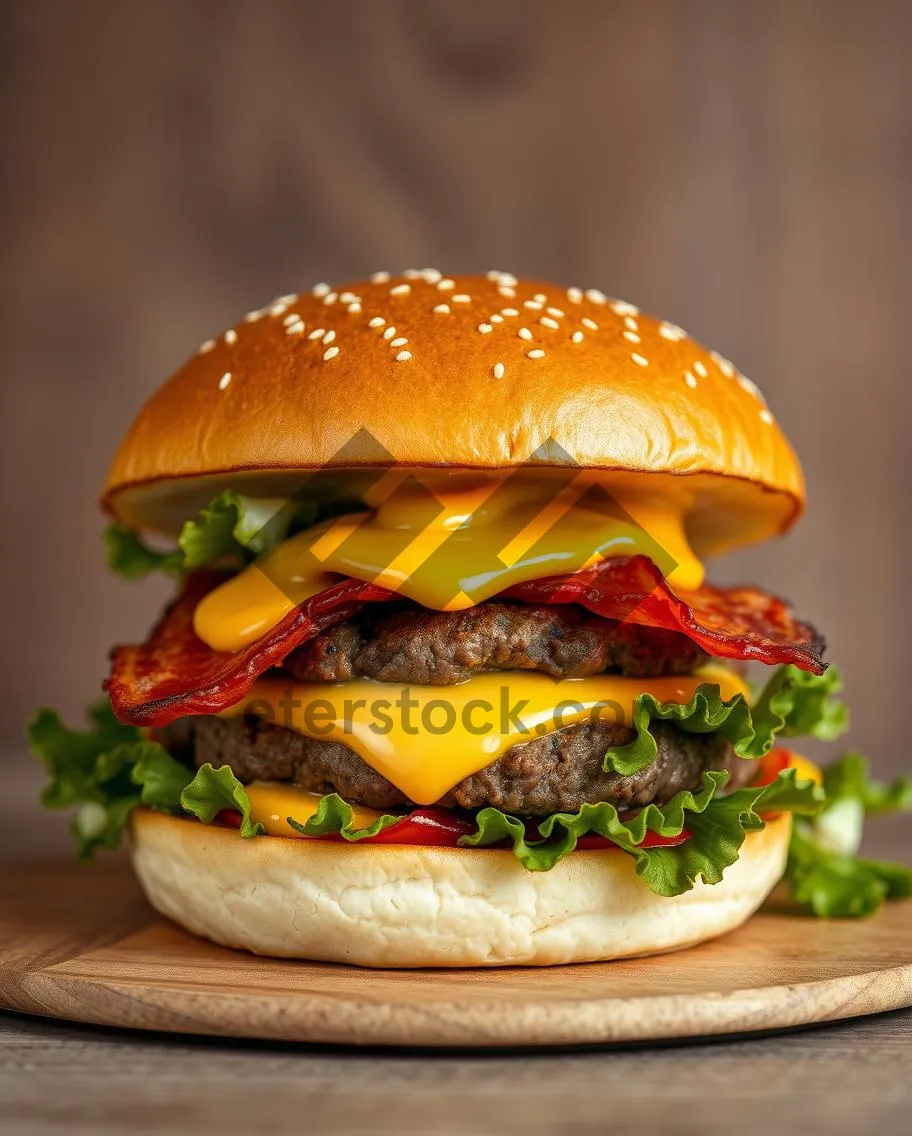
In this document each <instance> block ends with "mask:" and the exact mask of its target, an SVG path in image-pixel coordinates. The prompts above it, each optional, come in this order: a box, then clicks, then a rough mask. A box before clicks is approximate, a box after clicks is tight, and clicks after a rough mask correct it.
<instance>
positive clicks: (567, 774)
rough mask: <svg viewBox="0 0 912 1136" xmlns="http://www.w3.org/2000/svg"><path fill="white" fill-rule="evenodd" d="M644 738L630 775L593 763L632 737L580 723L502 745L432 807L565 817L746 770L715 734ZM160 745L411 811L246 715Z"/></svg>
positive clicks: (349, 761) (334, 757)
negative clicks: (649, 749) (717, 773)
mask: <svg viewBox="0 0 912 1136" xmlns="http://www.w3.org/2000/svg"><path fill="white" fill-rule="evenodd" d="M653 733H654V735H655V738H656V741H657V742H658V747H659V752H658V754H657V755H656V758H655V760H654V761H652V762H651V763H650V764H649V765H647V766H646V768H645V769H642V770H640V772H639V773H635V774H633V776H630V777H622V776H620V775H619V774H616V773H606V772H605V771H604V770H603V769H602V761H603V759H604V756H605V751H606V750H607V749H608V747H609V746H616V745H625V744H626V743H627V742H629V741H631V740H632V739H633V736H634V733H633V731H632V730H630V729H627V728H626V727H624V726H615V725H611V724H609V723H607V722H601V721H598V720H589V719H587V720H584V721H582V722H577V723H575V724H574V725H572V726H566V727H565V728H564V729H562V730H557V731H554V732H552V733H550V734H546V735H544V736H542V737H540V738H533V739H531V740H530V741H525V742H520V743H519V744H518V745H514V746H512V747H511V748H510V749H508V750H507V751H506V753H504V754H502V755H501V756H500V757H499V758H498V759H497V760H496V761H494V762H493V763H492V764H491V765H489V766H487V768H485V769H483V770H481V772H479V773H475V774H473V775H472V776H471V777H466V778H465V780H464V781H460V782H459V784H458V785H456V786H455V787H454V788H453V789H451V790H450V792H449V793H447V794H446V796H445V797H443V798H441V800H440V801H439V802H437V803H439V804H441V805H443V806H446V807H450V808H452V807H460V808H466V809H478V808H483V807H484V806H485V805H493V806H495V807H496V808H499V809H503V810H505V811H507V812H516V813H521V814H526V815H532V816H541V815H547V814H549V813H553V812H563V811H574V810H576V809H578V808H579V807H580V805H582V804H584V803H587V802H592V803H594V802H597V801H610V802H611V803H612V804H614V805H616V806H617V807H618V808H627V807H640V806H644V805H648V804H651V803H656V804H664V803H665V802H666V801H668V800H670V799H671V797H673V796H674V795H675V793H677V792H678V791H679V790H681V789H696V788H698V787H699V785H700V783H701V780H702V775H703V773H704V771H706V770H711V769H727V770H728V771H729V773H730V775H731V776H730V780H729V787H730V788H737V787H739V786H741V785H744V784H747V782H748V781H749V780H750V778H751V777H752V776H753V773H754V770H755V769H756V766H755V765H754V764H753V763H752V762H749V761H744V760H743V759H741V758H738V757H735V756H734V754H733V753H732V750H731V746H730V745H729V743H728V742H727V741H726V740H725V739H724V738H723V737H722V736H721V735H720V734H688V733H685V732H684V731H681V730H678V729H677V728H676V727H675V726H673V725H670V724H669V723H667V722H654V723H653ZM160 737H161V740H162V742H163V743H164V744H165V745H166V746H167V747H168V748H169V749H170V750H171V752H172V753H174V755H175V756H177V757H180V758H182V759H183V760H185V761H187V762H188V763H190V764H196V765H202V764H204V763H205V762H210V763H211V764H212V765H214V766H216V767H218V766H220V765H228V766H230V767H231V769H232V770H233V771H234V773H235V776H237V777H238V779H239V780H241V781H243V782H245V783H246V782H250V781H259V780H262V781H291V782H294V783H295V784H296V785H301V786H303V787H304V788H306V789H310V790H312V791H314V792H317V793H332V792H337V793H339V794H340V795H341V796H342V797H344V798H345V799H346V800H347V801H352V802H357V803H359V804H364V805H368V806H370V807H371V808H375V809H394V808H398V807H401V806H408V805H410V804H411V803H412V802H411V801H409V799H408V797H406V796H405V795H404V794H403V793H402V792H400V790H399V789H397V788H396V787H395V786H394V785H392V784H391V783H390V782H389V781H387V779H386V778H385V777H382V776H381V775H380V774H379V773H376V772H375V771H374V770H373V769H371V767H370V766H369V765H367V763H366V762H364V761H363V760H362V759H361V758H360V757H358V755H357V754H356V753H354V752H353V751H352V750H350V749H349V748H348V746H346V745H344V744H342V743H341V742H335V741H326V740H322V739H317V738H308V737H304V736H303V735H302V734H299V733H296V732H295V731H294V730H289V729H286V728H285V727H283V726H276V725H273V724H272V723H269V722H264V721H262V720H260V719H258V718H256V717H254V716H252V715H248V716H245V717H237V718H214V717H197V718H183V719H180V720H179V721H177V722H174V723H173V724H172V725H171V726H168V727H166V728H165V729H164V730H162V731H161V732H160Z"/></svg>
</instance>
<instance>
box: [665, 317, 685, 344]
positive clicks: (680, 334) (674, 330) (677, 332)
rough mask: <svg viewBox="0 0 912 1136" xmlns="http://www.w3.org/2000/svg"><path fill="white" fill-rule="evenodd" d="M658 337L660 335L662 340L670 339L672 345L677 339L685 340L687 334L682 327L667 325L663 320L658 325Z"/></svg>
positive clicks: (672, 324)
mask: <svg viewBox="0 0 912 1136" xmlns="http://www.w3.org/2000/svg"><path fill="white" fill-rule="evenodd" d="M659 335H661V336H662V338H663V339H670V340H671V341H672V343H676V342H677V341H678V340H679V339H686V338H687V332H686V331H685V330H684V328H683V327H678V325H677V324H674V323H667V322H666V321H664V320H663V321H662V323H660V324H659Z"/></svg>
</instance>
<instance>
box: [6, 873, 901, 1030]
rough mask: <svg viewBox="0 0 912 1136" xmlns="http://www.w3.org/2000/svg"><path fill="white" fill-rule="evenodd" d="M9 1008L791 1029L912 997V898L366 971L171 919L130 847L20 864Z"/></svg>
mask: <svg viewBox="0 0 912 1136" xmlns="http://www.w3.org/2000/svg"><path fill="white" fill-rule="evenodd" d="M0 1004H2V1005H3V1006H5V1007H7V1008H9V1009H13V1010H22V1011H25V1012H27V1013H32V1014H42V1015H48V1016H50V1017H57V1018H65V1019H68V1020H72V1021H81V1022H93V1023H97V1024H102V1025H108V1026H125V1027H128V1028H133V1029H150V1030H167V1031H171V1032H178V1033H196V1034H216V1035H222V1036H227V1037H248V1038H264V1039H269V1040H274V1041H293V1042H320V1043H328V1042H331V1043H342V1044H356V1045H408V1046H438V1047H439V1046H472V1047H485V1046H530V1045H577V1044H592V1043H606V1042H630V1041H653V1040H659V1039H668V1038H685V1037H700V1036H710V1035H718V1034H732V1033H744V1032H750V1031H755V1030H771V1029H785V1028H789V1027H793V1026H801V1025H809V1024H812V1023H815V1022H829V1021H838V1020H839V1019H841V1018H851V1017H856V1016H858V1015H861V1014H873V1013H877V1012H878V1011H881V1010H893V1009H898V1008H900V1007H904V1006H909V1005H912V901H910V902H907V903H902V904H894V905H891V906H889V907H887V908H886V909H884V911H883V912H881V913H880V914H879V915H878V916H877V917H876V918H875V919H873V920H871V921H867V922H849V921H846V922H831V923H825V922H821V921H817V920H810V919H804V918H800V917H795V916H791V915H788V914H786V913H785V912H784V911H783V910H782V909H781V908H780V909H778V910H777V908H776V907H775V906H772V905H771V906H768V908H767V909H766V910H764V912H762V913H761V914H759V915H757V916H755V917H754V919H752V920H751V921H750V922H749V923H748V924H747V925H746V926H745V927H743V928H741V929H740V930H739V931H736V932H734V933H733V934H730V935H727V936H725V937H723V938H721V939H718V940H716V941H714V942H712V943H707V944H704V945H703V946H701V947H695V948H692V949H690V950H686V951H680V952H678V953H676V954H672V955H665V956H662V957H658V958H650V959H642V960H632V961H624V962H613V963H599V964H595V965H587V966H565V967H551V968H547V967H542V968H535V969H520V968H515V969H504V970H474V971H473V970H459V971H452V970H449V971H445V970H427V971H369V970H359V969H357V968H353V967H346V966H331V965H325V964H315V963H302V962H285V961H281V960H278V959H264V958H258V957H256V956H254V955H249V954H245V953H243V952H237V951H230V950H225V949H223V948H221V947H217V946H214V945H212V944H211V943H207V942H204V941H203V940H201V939H197V938H195V937H194V936H192V935H188V934H186V933H185V932H183V931H181V930H179V929H178V928H177V927H175V926H174V925H173V924H171V923H168V922H167V921H165V920H163V919H161V918H160V917H159V916H158V915H157V914H156V913H155V912H154V911H153V910H152V909H151V908H150V907H149V906H148V904H147V903H146V901H145V899H144V898H143V897H142V895H141V893H140V891H139V887H138V885H137V884H136V883H135V881H134V879H133V877H132V874H131V872H130V868H129V865H128V863H127V861H126V859H125V858H117V857H114V858H108V860H107V861H106V862H103V863H102V862H100V863H97V864H94V865H91V866H85V865H81V864H78V863H74V862H71V861H67V862H52V863H42V864H35V865H29V866H27V867H23V868H20V869H18V870H17V869H15V868H11V869H9V870H8V871H7V874H6V876H5V878H4V879H3V880H2V881H0Z"/></svg>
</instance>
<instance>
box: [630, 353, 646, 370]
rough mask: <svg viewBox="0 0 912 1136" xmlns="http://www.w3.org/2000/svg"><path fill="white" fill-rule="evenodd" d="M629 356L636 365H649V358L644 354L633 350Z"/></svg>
mask: <svg viewBox="0 0 912 1136" xmlns="http://www.w3.org/2000/svg"><path fill="white" fill-rule="evenodd" d="M630 358H631V359H632V360H633V361H634V363H636V365H637V366H638V367H648V366H649V360H648V359H647V358H646V357H645V356H644V355H638V354H637V353H636V351H634V353H633V354H632V355H631V356H630Z"/></svg>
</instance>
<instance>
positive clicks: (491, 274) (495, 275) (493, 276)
mask: <svg viewBox="0 0 912 1136" xmlns="http://www.w3.org/2000/svg"><path fill="white" fill-rule="evenodd" d="M485 278H486V279H487V280H493V281H494V283H495V284H496V283H497V281H498V280H499V279H500V272H499V271H498V270H497V269H496V268H489V269H488V271H487V272H486V273H485Z"/></svg>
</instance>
